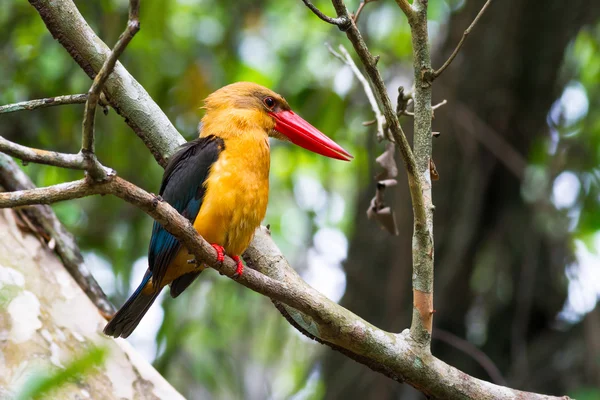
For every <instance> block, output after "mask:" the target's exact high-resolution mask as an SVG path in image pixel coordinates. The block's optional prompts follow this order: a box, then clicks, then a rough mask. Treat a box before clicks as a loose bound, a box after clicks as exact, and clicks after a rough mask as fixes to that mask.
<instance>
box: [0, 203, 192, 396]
mask: <svg viewBox="0 0 600 400" xmlns="http://www.w3.org/2000/svg"><path fill="white" fill-rule="evenodd" d="M22 222H23V221H22V220H21V219H20V218H19V217H17V216H16V212H15V211H13V210H0V371H2V372H1V373H0V398H2V399H5V398H12V397H13V396H15V395H17V394H19V393H21V391H22V390H23V389H24V385H26V384H27V382H30V381H29V378H31V377H32V376H33V375H35V374H36V373H39V372H43V373H54V372H57V371H59V370H61V369H63V368H64V367H65V366H66V365H68V364H69V363H70V362H71V361H73V360H76V359H78V358H80V357H81V356H82V355H84V354H85V353H86V352H87V351H89V349H90V348H92V347H101V348H105V349H106V350H107V352H108V354H107V358H106V360H105V362H104V363H103V364H102V365H100V366H98V367H96V368H94V369H93V370H92V371H91V372H90V373H89V374H84V375H83V376H81V377H79V378H78V379H76V380H69V381H68V382H67V383H65V384H63V385H61V386H59V387H58V388H55V389H54V390H53V391H52V395H51V397H52V398H57V399H87V398H91V399H122V398H127V399H133V398H135V399H159V398H160V399H183V397H182V396H181V395H180V394H179V393H177V391H176V390H175V389H174V388H173V387H172V386H171V385H170V384H169V383H168V382H167V381H166V380H165V379H164V378H163V377H162V376H161V375H160V374H159V373H158V372H156V371H155V370H154V368H152V366H151V365H150V364H148V363H147V362H146V361H145V360H143V359H142V358H141V357H140V356H139V355H138V354H137V353H136V352H135V350H133V348H132V347H131V346H130V345H129V344H128V343H127V342H126V341H124V340H112V339H109V338H107V337H106V336H104V335H103V334H102V328H103V327H104V325H105V324H106V320H104V318H103V317H102V316H101V315H100V313H99V312H98V309H97V308H96V307H95V306H94V305H93V304H92V302H91V301H90V300H89V299H88V298H87V297H86V295H85V294H84V293H83V291H82V290H81V289H80V288H79V286H77V284H76V283H75V281H74V280H73V279H72V278H71V276H70V275H69V274H68V273H67V272H66V270H65V269H64V267H63V265H62V263H61V261H60V260H59V259H58V258H57V256H56V255H55V254H54V252H53V251H52V250H51V249H49V248H48V246H47V245H46V244H45V241H43V240H40V238H39V237H37V236H36V235H34V234H32V233H30V232H24V231H23V230H22V229H21V228H20V226H21V224H22Z"/></svg>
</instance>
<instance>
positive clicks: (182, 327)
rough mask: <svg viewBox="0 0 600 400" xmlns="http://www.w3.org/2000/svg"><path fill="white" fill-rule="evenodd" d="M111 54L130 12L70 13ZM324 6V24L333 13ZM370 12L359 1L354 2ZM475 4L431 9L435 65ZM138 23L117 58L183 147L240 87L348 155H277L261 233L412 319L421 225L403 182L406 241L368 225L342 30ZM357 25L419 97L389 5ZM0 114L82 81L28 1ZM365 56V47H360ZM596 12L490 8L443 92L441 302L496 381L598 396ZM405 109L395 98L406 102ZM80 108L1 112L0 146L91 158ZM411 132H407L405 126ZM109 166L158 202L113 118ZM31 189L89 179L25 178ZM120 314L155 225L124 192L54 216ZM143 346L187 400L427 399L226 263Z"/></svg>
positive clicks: (451, 359)
mask: <svg viewBox="0 0 600 400" xmlns="http://www.w3.org/2000/svg"><path fill="white" fill-rule="evenodd" d="M76 4H77V5H78V7H79V9H80V10H81V12H82V13H83V15H84V17H85V18H86V19H87V21H88V22H89V24H90V25H91V26H92V28H93V29H94V30H95V31H96V32H97V33H98V35H99V36H100V37H101V38H102V39H103V40H104V41H105V42H106V43H107V44H108V45H109V46H112V45H113V44H114V43H115V41H116V40H117V38H118V35H119V34H120V33H121V31H122V29H123V27H124V26H125V23H126V18H127V6H128V2H127V1H126V0H100V1H94V2H91V1H76ZM316 4H317V5H318V6H319V7H320V8H321V9H322V10H324V11H326V12H327V13H328V14H333V10H332V7H331V5H330V4H329V3H328V2H326V1H317V2H316ZM358 4H359V2H358V1H350V0H348V1H347V5H348V7H349V8H350V9H356V8H357V7H358ZM482 4H483V0H451V1H431V2H430V4H429V7H430V17H429V18H430V23H429V27H430V35H431V47H432V54H433V58H434V65H441V63H442V62H443V61H444V60H445V58H446V57H447V56H448V55H449V54H450V53H451V51H452V50H453V48H454V46H455V44H456V43H457V42H458V41H459V39H460V37H461V36H462V32H463V31H464V29H465V28H466V27H467V26H468V25H469V24H470V23H471V21H472V19H473V18H474V16H475V15H476V14H477V12H478V11H479V9H480V8H481V6H482ZM141 27H142V29H141V31H140V33H139V34H138V35H137V36H136V37H135V39H134V40H133V42H132V43H131V45H130V46H129V47H128V48H127V50H126V52H125V54H124V55H123V56H122V57H121V62H122V63H123V64H124V65H125V67H126V68H127V69H128V70H129V71H130V72H131V73H132V74H133V75H134V76H135V77H136V79H137V80H138V81H139V82H140V83H141V84H142V85H143V86H144V87H145V88H146V90H147V91H148V92H149V93H150V94H151V96H152V97H153V99H154V100H155V101H156V102H157V103H158V104H159V105H160V106H161V108H162V109H163V110H164V111H165V113H166V114H167V115H168V116H169V118H170V119H171V121H173V123H174V124H175V126H176V127H177V129H179V131H180V132H181V133H182V134H183V135H184V136H186V138H188V139H191V138H193V137H195V136H196V134H197V133H196V130H197V124H198V121H199V119H200V118H201V116H202V110H200V109H199V107H201V106H202V100H203V99H204V98H205V97H206V96H207V95H208V94H209V93H211V92H212V91H214V90H215V89H217V88H219V87H221V86H223V85H225V84H228V83H231V82H234V81H241V80H247V81H254V82H257V83H260V84H263V85H265V86H268V87H271V88H272V89H274V90H276V91H278V92H279V93H281V94H283V95H284V96H285V97H286V99H287V100H288V102H289V103H290V104H291V105H292V107H293V108H294V109H295V110H296V111H297V112H298V113H300V114H301V115H302V116H303V117H305V118H306V119H307V120H309V121H311V122H312V123H313V125H315V126H317V127H318V128H319V129H320V130H322V131H323V132H325V133H326V134H328V135H329V136H331V137H332V138H334V140H336V141H337V142H338V143H340V144H341V145H342V146H343V147H345V148H346V149H348V150H349V151H350V152H351V153H352V154H353V155H354V156H355V159H354V160H353V161H352V162H351V163H342V162H336V161H334V160H330V159H325V158H323V157H319V156H316V155H313V154H309V153H308V152H306V151H304V150H302V149H298V148H295V147H292V146H291V145H289V144H282V143H273V144H272V171H271V187H272V190H271V196H270V203H269V210H268V213H267V217H266V220H265V223H268V224H270V225H271V230H272V232H273V236H274V238H275V241H276V242H277V243H278V245H279V246H280V248H281V249H282V251H283V252H284V254H285V255H286V256H287V258H288V260H289V261H290V262H291V263H292V265H294V267H295V268H296V269H297V270H298V271H299V272H300V273H301V274H302V276H303V277H304V278H305V279H306V280H307V281H308V282H309V283H310V284H312V285H314V286H315V287H316V288H318V289H319V290H320V291H322V292H323V293H325V294H326V295H328V296H329V297H330V298H332V299H334V300H336V301H339V302H341V304H343V305H344V306H345V307H347V308H349V309H350V310H352V311H354V312H355V313H357V314H359V315H360V316H362V317H364V318H366V319H367V320H369V321H370V322H372V323H374V324H375V325H377V326H379V327H381V328H383V329H387V330H390V331H396V332H398V331H400V330H402V329H404V328H406V327H407V326H408V325H409V323H410V315H411V283H410V282H411V262H410V260H411V257H410V242H411V234H412V214H411V209H410V198H409V195H408V192H407V189H406V187H405V186H406V185H405V182H406V179H405V174H404V173H403V172H401V176H400V177H399V182H400V185H398V187H397V188H395V189H394V190H390V191H388V194H387V199H388V202H389V203H390V204H392V205H393V208H394V210H395V212H396V218H397V221H398V225H399V230H400V235H399V236H398V237H392V236H390V235H389V234H387V233H386V232H385V231H382V230H381V229H380V228H379V227H378V226H377V225H376V224H375V223H374V222H372V221H369V220H367V218H366V212H365V211H366V209H367V206H368V204H369V202H370V199H371V198H372V196H373V195H374V191H375V186H374V181H373V176H374V175H375V174H376V172H377V168H376V166H375V165H374V159H375V158H376V156H377V155H378V154H380V153H381V152H382V151H383V145H382V144H379V143H377V142H376V140H375V132H374V128H373V126H370V127H365V126H363V125H362V122H363V121H368V120H371V119H372V117H373V116H372V112H371V108H370V106H369V104H368V102H367V100H366V97H365V95H364V92H363V90H362V87H361V86H360V84H359V83H358V82H357V81H356V79H355V77H354V76H353V74H352V72H351V71H350V69H349V68H348V67H347V66H345V65H343V64H342V63H341V62H340V61H339V60H337V59H336V58H334V57H333V56H332V55H331V54H329V52H328V51H327V48H326V47H325V46H324V43H325V42H328V43H330V44H331V45H332V46H333V47H335V46H337V45H338V44H340V43H342V44H344V45H345V46H346V47H347V48H349V49H350V47H351V46H349V43H348V42H347V40H346V38H345V35H343V34H342V33H341V32H339V30H337V28H335V27H332V26H330V25H327V24H325V23H323V22H322V21H320V20H318V19H317V18H316V17H315V16H314V15H313V14H312V13H311V12H309V11H308V10H307V9H306V8H305V7H304V5H303V4H302V2H301V1H299V0H298V1H285V2H284V1H275V0H270V1H260V2H259V1H250V0H238V1H236V2H222V1H217V0H177V1H175V0H174V1H163V0H144V1H142V3H141ZM359 27H360V29H361V31H362V32H363V34H364V36H365V39H366V41H367V43H368V44H369V46H370V48H371V50H372V52H373V53H374V54H376V55H380V56H381V60H380V62H379V67H380V69H381V71H382V74H383V76H384V78H385V81H386V83H387V84H388V89H389V91H390V95H391V96H392V98H395V96H396V93H397V92H396V91H397V88H398V87H399V86H400V85H402V86H404V87H406V88H410V86H411V85H412V78H411V76H412V70H411V68H412V61H411V45H410V32H409V27H408V24H407V22H406V20H405V18H404V16H403V15H402V14H401V12H400V10H399V8H398V7H397V6H396V4H395V3H394V2H393V1H391V0H379V1H376V2H372V3H369V4H368V5H367V6H366V7H365V9H364V11H363V13H362V15H361V18H360V21H359ZM0 32H2V35H0V104H8V103H13V102H17V101H23V100H27V99H34V98H41V97H49V96H55V95H63V94H71V93H83V92H85V91H87V89H88V88H89V85H90V80H89V78H88V77H87V76H86V75H85V74H84V73H83V71H81V70H80V68H79V67H78V66H77V65H76V64H75V63H74V62H73V61H72V59H71V58H70V57H69V55H68V54H67V52H66V51H65V50H64V49H63V48H62V47H61V46H60V45H59V44H58V43H57V42H56V41H54V40H53V39H52V37H51V36H50V34H49V33H48V32H47V31H46V29H45V26H44V24H43V23H42V21H41V19H40V18H39V16H38V15H37V13H36V12H35V10H34V9H33V8H32V7H31V6H30V5H29V4H28V3H27V2H26V1H21V0H3V1H1V2H0ZM351 53H352V52H351ZM599 82H600V5H599V4H597V2H596V1H594V0H574V1H571V2H564V1H560V0H548V1H545V2H543V4H542V3H540V2H538V1H535V0H505V1H503V2H494V4H493V5H492V6H491V7H490V9H489V10H488V11H487V13H486V15H485V16H484V17H483V18H482V19H481V21H480V22H479V24H478V25H477V27H476V28H475V30H474V31H473V32H472V34H471V36H470V37H469V39H468V41H467V43H466V45H465V46H464V48H463V49H462V51H461V53H460V54H459V56H458V57H457V59H456V60H455V61H454V63H453V64H452V66H451V67H450V68H449V69H448V70H447V71H446V72H445V73H444V74H443V76H442V77H441V78H440V79H439V80H437V81H436V82H435V86H434V101H436V102H438V101H441V100H443V99H447V100H448V104H447V105H446V106H444V107H442V108H440V109H438V110H437V111H436V113H435V120H434V122H433V127H434V130H436V131H440V132H441V133H442V134H441V137H440V138H439V139H436V140H435V142H434V160H435V162H436V165H437V168H438V171H439V173H440V175H441V179H440V180H439V181H438V182H435V183H434V188H433V194H434V203H435V204H436V212H435V240H436V281H435V287H436V295H435V304H436V306H435V308H436V310H437V312H436V316H435V320H434V321H435V324H434V325H435V331H436V333H435V335H434V340H433V352H434V354H436V355H437V356H438V357H440V358H441V359H443V360H445V361H446V362H448V363H450V364H452V365H455V366H457V367H458V368H460V369H462V370H464V371H465V372H467V373H469V374H472V375H475V376H477V377H480V378H482V379H486V380H494V381H496V382H498V383H506V384H508V385H510V386H512V387H516V388H519V389H525V390H532V391H541V392H544V393H549V394H557V395H558V394H569V395H571V396H576V397H577V398H578V399H584V400H585V399H597V398H600V389H598V388H599V387H600V311H598V309H597V308H596V303H597V300H598V297H599V293H600V257H599V255H598V252H599V251H600V233H599V232H598V231H599V230H600V209H599V207H600V185H599V184H600V169H598V165H599V158H600V111H599V110H600V107H599V106H600V86H599ZM394 101H395V99H394ZM82 112H83V107H82V106H80V105H73V106H64V107H57V108H51V109H44V110H37V111H34V112H27V113H15V114H8V115H2V116H0V135H2V136H5V137H7V138H8V139H10V140H13V141H16V142H18V143H21V144H24V145H29V146H34V147H38V148H44V149H53V150H57V151H63V152H76V151H78V149H79V140H80V139H79V137H80V130H81V117H82ZM401 122H402V124H403V126H404V128H405V130H406V131H407V133H408V134H409V135H411V132H412V128H411V124H412V121H411V119H410V118H409V117H403V119H402V121H401ZM97 151H98V155H99V157H100V159H101V161H102V162H103V163H104V164H105V165H107V166H110V167H112V168H114V169H116V170H117V171H118V173H119V174H120V175H121V176H123V177H124V178H126V179H128V180H131V181H132V182H134V183H136V184H137V185H140V186H141V187H143V188H145V189H146V190H148V191H154V192H155V191H157V190H158V188H159V185H160V179H161V175H162V169H161V168H160V167H159V166H158V165H157V164H156V163H155V161H154V159H153V157H152V156H151V154H150V153H149V152H148V151H147V150H146V148H145V147H144V146H143V144H142V142H141V141H140V140H139V139H138V138H137V136H135V135H134V134H133V133H132V132H131V131H130V130H129V128H128V127H127V125H126V124H124V123H123V121H122V119H121V118H120V117H119V116H118V115H116V114H115V113H114V112H112V111H111V112H110V113H109V114H108V115H107V116H104V115H102V114H101V113H99V115H98V117H97ZM24 168H25V170H26V171H27V173H28V174H29V175H30V176H31V177H32V178H33V179H34V181H35V182H36V184H38V185H40V186H45V185H51V184H55V183H59V182H64V181H67V180H73V179H78V178H80V176H81V175H80V173H79V172H75V171H68V170H62V169H57V168H51V167H44V166H38V165H28V166H26V167H24ZM53 208H54V210H55V211H56V212H57V214H58V215H59V217H60V219H61V220H62V221H63V222H64V223H65V224H66V225H67V227H68V228H69V229H70V230H71V231H72V232H73V233H74V234H75V235H76V236H77V239H78V242H79V245H80V246H81V248H82V249H83V251H84V252H85V256H86V259H87V262H88V264H89V266H90V268H91V269H92V270H93V272H94V275H95V276H96V278H97V280H98V281H99V282H100V284H101V285H102V286H103V288H104V289H105V291H106V293H107V294H108V295H109V296H110V298H111V300H113V302H114V303H115V304H117V305H120V304H122V302H123V301H124V300H125V299H126V297H127V296H128V294H129V293H130V292H131V291H132V290H133V288H134V287H135V286H137V284H138V282H139V280H140V279H141V276H142V275H143V272H144V270H145V268H146V265H147V259H146V251H147V246H148V242H149V238H150V231H151V224H152V221H151V220H150V218H149V217H147V216H146V215H145V214H144V213H142V212H141V211H138V210H136V209H135V208H133V207H131V206H129V205H127V204H125V203H123V202H121V201H120V200H118V199H115V198H111V197H94V198H86V199H82V200H79V201H71V202H68V203H62V204H57V205H55V206H54V207H53ZM162 299H163V300H164V301H160V302H159V303H158V304H157V305H155V306H154V307H153V308H152V310H151V311H150V313H149V314H148V315H147V316H146V318H145V319H144V320H143V322H142V324H141V325H140V326H139V328H138V329H137V330H136V332H135V334H134V335H132V337H131V338H130V341H131V343H132V344H133V345H134V346H135V347H136V348H137V349H138V350H139V351H140V352H141V353H142V354H143V355H144V356H145V357H146V358H147V359H148V360H149V361H151V362H153V364H154V365H155V367H156V368H157V369H158V370H159V371H160V372H161V373H162V374H163V375H164V376H165V377H166V378H167V379H168V380H169V381H170V382H171V383H172V384H173V385H174V386H175V387H176V388H177V389H178V390H179V391H180V392H181V393H182V394H183V395H184V396H186V397H187V398H190V399H207V398H214V399H235V398H240V399H241V398H244V399H322V398H328V399H341V398H344V399H354V398H356V399H365V398H373V399H375V398H376V399H397V398H402V399H421V398H423V397H422V395H420V394H419V393H417V392H415V391H413V390H412V389H411V388H409V387H407V386H406V385H399V384H397V383H395V382H392V381H391V380H389V379H387V378H385V377H383V376H381V375H377V374H375V373H373V372H371V371H370V370H368V369H367V368H366V367H364V366H362V365H359V364H357V363H355V362H353V361H351V360H348V359H345V358H344V357H343V356H341V355H339V354H336V353H334V352H332V351H331V350H330V349H328V348H325V347H323V346H321V345H318V344H316V343H313V342H311V341H309V340H308V339H306V338H304V337H303V336H302V335H300V334H299V333H297V332H296V331H295V330H294V329H293V328H291V327H290V326H289V325H288V324H287V323H286V322H285V320H284V319H283V318H281V316H280V315H279V313H278V312H277V311H276V310H275V308H274V307H273V306H272V304H271V303H270V301H269V300H268V299H266V298H264V297H262V296H260V295H258V294H255V293H253V292H251V291H249V290H247V289H245V288H243V287H241V286H240V285H238V284H236V283H234V282H232V281H231V280H229V279H224V278H222V277H220V276H218V274H216V273H214V271H207V272H205V273H203V274H202V277H201V279H200V280H198V282H197V283H195V284H194V285H193V287H192V288H191V289H190V290H188V291H186V292H185V293H184V294H183V295H182V296H181V297H180V298H178V299H177V300H176V301H173V300H171V299H170V298H166V297H163V298H162Z"/></svg>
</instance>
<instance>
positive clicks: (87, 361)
mask: <svg viewBox="0 0 600 400" xmlns="http://www.w3.org/2000/svg"><path fill="white" fill-rule="evenodd" d="M106 356H107V351H106V349H104V348H101V347H92V348H90V349H88V350H87V351H86V352H85V354H83V355H81V356H79V357H78V358H76V359H75V360H73V361H71V362H70V363H69V364H67V365H65V367H64V368H62V369H61V368H57V369H56V371H54V372H53V373H50V374H48V373H47V372H39V373H37V374H34V375H33V376H31V377H30V378H29V379H28V380H27V381H26V383H25V384H24V385H23V389H22V391H21V392H20V393H18V394H17V397H16V400H29V399H39V398H48V396H52V393H53V391H54V390H56V389H59V388H60V387H62V386H63V385H65V384H66V383H68V382H76V381H77V380H78V379H80V378H81V377H82V376H83V375H85V374H87V373H90V372H92V371H93V369H94V368H95V367H98V366H101V365H102V364H103V363H104V360H105V359H106Z"/></svg>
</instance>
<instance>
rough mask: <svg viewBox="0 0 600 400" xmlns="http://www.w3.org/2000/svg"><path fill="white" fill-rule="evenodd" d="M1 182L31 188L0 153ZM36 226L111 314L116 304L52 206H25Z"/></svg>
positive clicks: (10, 187) (83, 286)
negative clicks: (103, 288) (109, 297)
mask: <svg viewBox="0 0 600 400" xmlns="http://www.w3.org/2000/svg"><path fill="white" fill-rule="evenodd" d="M0 184H1V185H2V187H4V189H6V190H11V191H15V190H25V189H33V188H35V185H34V184H33V182H31V179H29V177H28V176H27V175H26V174H25V173H24V172H23V171H22V170H21V169H20V168H19V166H18V165H17V163H15V162H14V161H13V160H12V158H10V157H9V156H7V155H4V154H0ZM24 211H25V212H26V213H27V215H28V216H29V218H31V219H32V220H33V221H34V222H35V224H36V225H37V226H38V227H41V228H42V229H43V230H44V231H45V232H46V234H47V235H48V236H49V237H50V238H51V239H50V240H51V241H54V243H55V248H54V250H56V252H57V253H58V255H59V256H60V258H61V259H62V261H63V264H64V266H65V268H66V270H67V271H68V272H69V273H70V274H71V276H72V277H73V279H75V281H76V282H77V284H78V285H79V287H80V288H81V289H82V290H83V291H84V292H85V293H86V294H87V296H88V298H89V299H90V300H91V301H92V302H93V303H94V304H95V305H96V307H97V308H98V310H100V312H101V313H102V314H103V315H104V316H109V315H112V314H114V312H115V308H114V306H113V305H112V304H111V302H110V301H109V300H108V298H107V297H106V295H105V294H104V291H103V290H102V288H101V287H100V285H99V284H98V282H96V280H95V279H94V276H93V275H92V274H91V272H90V271H89V270H88V269H87V267H86V266H85V263H84V261H83V256H82V255H81V251H80V250H79V247H78V246H77V242H76V241H75V238H74V237H73V235H72V234H71V233H70V232H69V231H67V229H66V228H65V227H64V226H63V225H62V224H61V222H60V221H59V220H58V218H57V217H56V215H55V214H54V212H53V211H52V208H50V207H49V206H44V205H37V206H31V207H27V208H26V209H25V210H24Z"/></svg>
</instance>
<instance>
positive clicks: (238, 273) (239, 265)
mask: <svg viewBox="0 0 600 400" xmlns="http://www.w3.org/2000/svg"><path fill="white" fill-rule="evenodd" d="M231 259H232V260H233V261H235V262H236V263H237V268H236V269H235V273H234V274H233V276H232V278H234V279H236V278H239V277H240V276H242V274H243V273H244V264H242V260H240V256H231Z"/></svg>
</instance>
